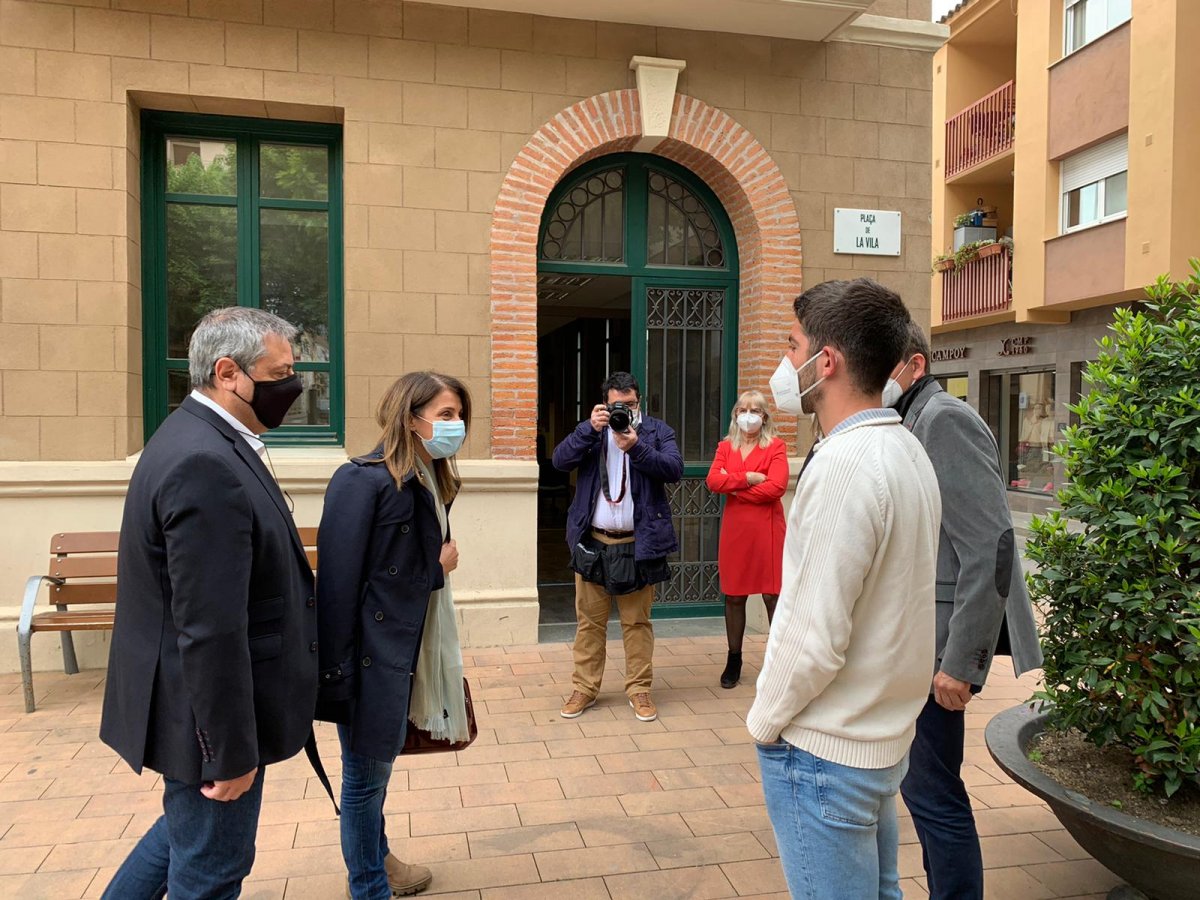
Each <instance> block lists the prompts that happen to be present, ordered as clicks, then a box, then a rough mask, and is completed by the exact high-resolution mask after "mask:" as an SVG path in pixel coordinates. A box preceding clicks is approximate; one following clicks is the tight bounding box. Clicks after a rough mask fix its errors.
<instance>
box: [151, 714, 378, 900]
mask: <svg viewBox="0 0 1200 900" xmlns="http://www.w3.org/2000/svg"><path fill="white" fill-rule="evenodd" d="M338 738H339V739H340V740H341V742H342V820H341V829H342V859H344V860H345V861H346V871H347V872H349V873H350V896H351V897H353V898H354V900H391V896H392V889H391V888H390V887H388V880H387V870H386V869H384V866H383V861H384V859H386V858H387V855H388V842H387V834H385V833H384V830H383V801H384V800H385V799H387V788H388V780H389V779H390V778H391V777H392V764H391V763H390V762H382V761H381V760H378V759H372V758H371V757H369V756H360V755H359V754H357V753H355V752H354V751H353V750H351V749H350V729H349V728H347V727H346V726H345V725H339V726H338ZM172 900H174V898H172Z"/></svg>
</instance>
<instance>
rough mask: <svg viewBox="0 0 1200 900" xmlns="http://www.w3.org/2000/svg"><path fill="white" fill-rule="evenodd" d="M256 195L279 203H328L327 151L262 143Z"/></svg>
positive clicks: (324, 149) (318, 148) (291, 145)
mask: <svg viewBox="0 0 1200 900" xmlns="http://www.w3.org/2000/svg"><path fill="white" fill-rule="evenodd" d="M258 173H259V194H261V195H262V196H263V197H268V198H272V199H279V200H328V199H329V151H328V150H327V149H326V148H324V147H306V146H300V145H296V144H263V145H262V146H261V149H260V151H259V162H258Z"/></svg>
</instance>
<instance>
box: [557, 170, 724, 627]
mask: <svg viewBox="0 0 1200 900" xmlns="http://www.w3.org/2000/svg"><path fill="white" fill-rule="evenodd" d="M537 246H538V265H537V272H538V307H537V312H538V317H537V322H538V325H537V340H538V440H537V446H538V462H539V468H540V472H541V475H540V478H539V504H538V507H539V515H538V519H539V522H538V528H539V561H538V594H539V602H540V605H541V607H542V621H543V622H544V623H552V622H555V621H574V588H573V576H572V574H571V572H570V570H569V568H567V567H566V564H565V560H566V551H565V548H564V546H563V543H562V534H563V526H564V523H565V511H566V507H567V503H568V502H569V500H570V494H571V490H572V488H571V486H570V483H569V481H568V479H566V478H564V477H562V476H561V474H560V473H556V472H555V471H554V470H553V467H552V466H551V465H550V463H549V459H548V457H549V455H550V453H551V452H552V450H553V448H554V447H555V446H556V445H557V443H558V442H559V441H561V440H562V439H563V438H564V437H566V435H567V434H568V433H569V432H570V430H571V429H572V428H574V427H575V425H576V424H577V423H578V422H579V421H581V420H582V419H584V418H586V417H587V415H588V414H589V413H590V411H591V408H592V406H594V405H595V404H596V403H598V402H600V400H601V397H600V395H599V388H600V383H601V382H602V381H603V379H604V377H605V376H606V375H607V374H608V373H609V372H612V371H617V370H628V371H631V372H633V374H634V375H635V376H636V377H637V379H638V381H639V383H640V384H641V386H642V403H643V408H644V409H645V410H646V411H647V412H648V413H649V414H650V415H653V416H655V417H657V418H660V419H663V420H664V421H666V422H667V423H668V424H669V425H671V427H672V428H674V429H675V432H676V435H677V437H678V440H679V447H680V450H681V452H682V453H683V458H684V466H685V468H684V478H683V481H682V482H681V483H680V484H679V485H676V486H675V487H674V488H673V489H672V490H671V505H672V509H673V511H674V515H675V527H676V531H677V532H678V534H679V540H680V551H679V553H678V554H676V556H675V557H673V558H672V560H671V569H672V578H671V581H670V582H669V583H668V584H666V585H663V586H662V588H660V590H659V592H658V596H657V598H656V602H655V615H657V616H681V615H705V614H712V613H714V612H716V611H718V610H719V609H720V602H721V596H720V589H719V586H718V579H717V540H718V532H719V527H720V511H721V507H720V501H719V499H718V498H717V497H716V496H714V495H711V494H709V493H708V491H707V490H706V488H705V486H704V476H705V475H706V474H707V472H708V466H709V463H710V462H711V460H712V454H713V451H714V449H715V448H716V445H717V442H718V441H720V439H721V437H722V436H723V434H724V433H725V430H726V425H727V421H728V419H727V417H728V413H729V409H730V406H731V404H732V403H733V400H734V399H735V398H734V396H733V395H734V393H735V392H736V390H737V384H736V382H737V322H738V255H737V245H736V240H735V238H734V229H733V227H732V225H731V223H730V221H729V217H728V216H727V215H726V212H725V210H724V208H723V207H722V205H721V203H720V201H719V200H718V199H717V197H716V195H715V194H714V193H713V192H712V191H711V190H710V189H709V187H708V186H707V185H706V184H704V182H703V181H701V180H700V179H699V178H697V177H696V176H695V175H694V174H693V173H691V172H690V171H688V170H687V169H686V168H684V167H683V166H680V165H678V164H676V163H674V162H671V161H670V160H667V159H664V158H662V157H658V156H652V155H647V154H634V153H619V154H612V155H608V156H602V157H599V158H597V159H593V160H591V161H590V162H588V163H586V164H584V165H582V166H580V167H578V168H576V169H575V170H573V171H572V172H570V173H569V174H568V175H567V176H566V177H565V178H564V179H563V181H562V182H561V183H560V184H559V185H558V186H556V187H555V189H554V190H553V191H552V192H551V194H550V197H549V200H548V201H547V203H546V207H545V210H544V212H543V214H542V220H541V227H540V230H539V234H538V245H537Z"/></svg>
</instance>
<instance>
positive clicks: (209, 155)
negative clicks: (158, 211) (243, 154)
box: [167, 137, 237, 197]
mask: <svg viewBox="0 0 1200 900" xmlns="http://www.w3.org/2000/svg"><path fill="white" fill-rule="evenodd" d="M167 193H169V194H207V195H209V196H222V197H233V196H235V195H236V194H237V144H235V143H234V142H233V141H223V140H211V139H209V138H189V137H169V138H167Z"/></svg>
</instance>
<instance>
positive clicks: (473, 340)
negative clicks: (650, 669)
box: [0, 0, 946, 668]
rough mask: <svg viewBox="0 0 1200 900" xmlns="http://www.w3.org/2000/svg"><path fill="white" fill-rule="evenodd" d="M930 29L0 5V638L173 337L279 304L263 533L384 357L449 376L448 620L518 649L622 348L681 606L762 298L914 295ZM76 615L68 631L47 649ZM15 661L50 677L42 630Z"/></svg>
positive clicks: (925, 176) (174, 381)
mask: <svg viewBox="0 0 1200 900" xmlns="http://www.w3.org/2000/svg"><path fill="white" fill-rule="evenodd" d="M929 15H930V13H929V2H928V0H874V2H872V0H686V2H685V0H658V2H655V3H633V2H619V3H612V2H600V0H578V2H573V3H570V4H561V3H558V4H555V3H550V2H547V0H478V2H474V3H467V2H463V0H444V2H435V3H427V4H418V3H408V2H400V0H87V2H84V0H79V2H42V0H0V71H3V72H4V73H5V77H4V79H3V80H0V404H2V405H0V529H2V533H0V534H2V540H0V542H2V544H3V546H4V552H3V554H0V589H2V590H3V591H4V599H2V600H0V625H3V624H4V623H9V627H10V628H11V624H12V623H13V622H14V621H15V618H16V615H17V608H18V605H19V602H20V594H21V587H22V585H23V584H24V580H25V578H26V576H28V575H30V574H36V573H38V572H44V571H45V570H46V558H47V548H48V547H49V544H50V538H51V536H52V535H53V534H54V533H56V532H60V531H80V530H95V531H112V530H116V529H117V528H118V527H119V524H120V518H121V508H122V503H123V500H124V494H125V488H126V485H127V483H128V478H129V474H130V472H131V471H132V468H133V466H134V465H135V463H136V460H137V454H138V453H139V451H140V449H141V448H142V446H143V445H144V443H145V441H146V440H147V439H148V438H149V437H150V436H151V435H152V434H153V433H154V429H155V427H156V426H157V425H158V424H159V423H160V422H161V421H162V419H163V418H164V417H165V416H166V415H168V414H169V413H170V411H171V410H172V409H173V408H174V407H175V406H176V405H177V404H178V403H179V402H180V400H181V399H182V397H183V396H184V395H185V393H186V391H187V390H188V384H187V373H186V346H187V339H188V336H189V334H190V329H191V327H192V326H193V325H194V323H195V321H196V319H197V318H198V317H199V316H200V315H202V314H203V312H204V311H206V310H207V309H210V308H214V307H217V306H223V305H229V304H233V303H237V304H242V305H249V306H261V307H264V308H269V309H271V310H273V311H276V312H279V313H280V314H282V315H284V316H285V317H287V318H289V319H291V320H292V321H294V322H295V323H296V324H298V325H299V326H300V327H301V331H302V334H301V338H300V341H299V344H298V348H297V349H298V354H299V358H300V363H299V365H298V369H299V370H300V371H301V374H302V377H303V379H304V382H305V393H304V395H303V397H302V398H301V400H300V401H298V402H297V404H296V406H295V408H294V410H293V412H292V414H291V416H290V417H289V419H288V421H287V422H286V423H285V426H284V427H283V428H281V429H279V430H278V432H276V433H274V434H273V435H272V436H271V444H270V450H271V458H272V461H273V464H274V468H275V471H276V474H277V476H278V478H279V480H280V482H281V483H282V485H283V487H284V488H285V489H286V490H287V492H288V494H289V495H290V496H291V497H292V498H293V500H294V502H295V517H296V520H297V522H298V523H299V524H300V525H307V526H311V525H316V524H317V523H318V521H319V519H320V513H321V504H322V496H323V492H324V488H325V485H326V484H327V482H328V479H329V477H330V475H331V474H332V472H333V471H334V470H335V469H336V467H337V466H338V465H340V464H341V463H343V462H344V461H345V460H346V458H347V456H348V455H356V454H359V453H362V452H366V451H369V450H370V449H371V447H372V446H373V443H374V441H375V438H376V424H375V422H374V418H373V417H374V410H375V404H376V402H377V400H378V398H379V397H380V396H381V394H382V392H383V391H384V390H385V389H386V387H387V386H388V385H389V384H390V383H391V382H392V381H393V380H394V379H395V378H396V377H397V376H398V375H400V374H402V373H403V372H405V371H409V370H414V369H424V368H432V369H439V370H443V371H446V372H449V373H450V374H453V375H457V376H460V377H462V378H464V379H465V381H466V382H467V384H468V386H469V387H470V389H471V391H472V392H473V395H474V400H475V419H474V421H473V423H472V428H471V433H470V435H469V438H468V443H467V446H466V448H465V451H464V453H463V454H461V456H462V459H461V466H460V468H461V471H462V473H463V476H464V479H465V489H464V491H463V493H462V495H461V496H460V498H459V501H458V502H457V503H456V505H455V510H454V520H455V521H454V530H455V536H456V538H457V540H458V542H459V546H460V549H461V553H462V564H461V566H460V568H459V570H458V571H457V572H456V573H455V579H456V583H455V600H456V604H457V605H458V608H459V616H460V631H461V634H462V637H463V640H464V642H465V643H466V644H469V645H486V644H502V643H529V642H533V641H536V640H537V635H538V623H539V618H540V617H541V614H542V612H543V610H542V608H541V606H542V603H543V601H544V597H545V591H544V590H543V588H544V586H545V585H547V584H550V583H553V582H554V579H555V578H559V580H560V581H561V577H560V573H561V569H562V564H563V562H564V558H565V556H566V550H565V546H564V545H563V544H562V540H563V538H562V533H561V529H559V528H558V527H557V525H556V523H557V522H558V521H560V517H561V510H562V506H563V504H564V502H565V498H566V496H567V495H568V494H569V491H570V485H569V483H565V482H564V481H562V480H561V479H559V478H557V477H556V476H555V475H554V473H553V472H552V471H551V470H550V469H549V467H547V466H546V465H545V456H546V454H547V452H548V450H549V449H550V448H552V447H553V445H554V443H555V442H556V441H557V440H558V439H559V438H560V437H561V436H562V435H563V434H564V429H567V428H569V427H571V426H572V425H574V423H575V422H576V421H577V420H578V419H579V418H582V417H583V416H584V415H585V413H584V412H583V411H584V410H586V409H589V408H590V406H591V405H592V404H593V403H594V402H595V398H596V395H597V392H598V387H599V383H600V380H601V378H602V377H603V374H604V372H605V371H606V370H607V369H617V368H629V369H631V370H632V371H634V372H635V373H636V374H637V375H638V376H639V377H640V378H641V379H642V383H643V389H644V394H645V400H646V405H647V407H648V409H649V410H650V411H651V412H652V414H654V415H656V416H659V417H662V418H664V419H666V420H667V421H669V422H670V423H671V424H672V425H673V426H674V427H675V428H676V430H677V431H678V432H679V433H680V436H681V440H682V441H683V443H684V452H685V457H686V462H687V466H688V469H687V475H686V477H685V480H684V482H683V484H681V485H680V487H679V488H678V490H677V491H676V492H675V494H674V495H673V500H672V502H673V513H674V515H675V517H676V525H677V528H678V529H679V531H680V533H681V535H682V538H683V544H684V548H683V551H682V552H681V554H680V556H679V557H678V558H677V559H675V560H673V565H674V566H675V575H676V577H675V578H674V579H673V581H672V583H671V585H670V587H669V588H668V590H667V591H664V593H663V596H662V597H661V598H660V599H661V603H660V606H661V607H662V608H663V609H664V610H668V611H669V610H674V611H676V612H678V613H689V612H690V613H695V612H697V611H703V610H704V609H705V607H708V608H710V609H711V608H712V605H713V604H714V603H716V602H719V599H720V598H719V594H717V593H716V589H715V584H716V581H715V571H716V566H715V560H716V527H717V522H718V518H719V506H718V505H716V504H715V503H714V502H713V500H712V499H711V498H710V497H708V496H707V495H706V493H705V492H704V490H703V474H704V472H705V471H706V467H707V464H708V462H709V460H710V459H711V454H712V451H713V449H714V448H715V446H716V443H717V441H718V439H719V436H720V434H721V433H722V432H723V431H724V428H725V425H726V423H727V417H728V414H729V410H730V408H731V406H732V404H733V402H734V400H735V399H736V393H737V390H738V389H739V388H748V387H756V388H760V389H762V388H765V387H766V383H767V379H768V377H769V375H770V373H771V371H772V370H773V368H774V366H775V365H776V363H777V361H778V358H779V355H780V353H781V352H782V349H783V343H782V335H783V334H784V333H785V332H786V330H787V327H788V325H787V323H788V321H789V316H790V301H791V299H792V298H793V297H794V296H795V295H796V294H797V293H798V292H799V291H800V290H801V289H802V287H803V286H804V285H805V284H812V283H815V282H818V281H821V280H823V279H825V278H831V277H847V276H854V275H859V274H870V275H874V276H875V277H877V278H879V279H881V280H883V281H885V282H887V283H889V284H891V285H893V286H894V287H895V288H897V289H898V290H899V291H900V292H901V293H902V294H903V295H904V296H905V297H906V299H908V300H909V302H910V304H911V305H912V306H913V307H914V311H915V312H916V314H917V316H918V317H919V318H920V319H921V320H922V321H926V318H927V316H928V312H929V311H928V302H927V299H928V296H929V294H928V281H927V278H928V276H927V272H926V269H927V265H928V258H929V255H930V252H931V248H930V238H929V215H930V197H929V184H930V151H929V146H930V119H929V110H930V104H931V100H930V96H931V95H930V77H931V76H930V72H931V66H930V60H931V56H932V53H933V51H934V50H935V49H936V48H937V47H938V46H940V44H941V42H942V40H944V35H945V31H946V29H945V28H944V26H940V25H937V24H935V23H932V22H930V21H929ZM840 208H853V209H867V210H885V211H889V212H892V213H898V214H899V218H900V222H901V225H900V233H899V235H898V238H899V240H900V241H901V243H902V247H903V249H902V251H900V252H899V253H896V254H892V255H888V256H879V255H855V254H853V253H835V247H834V233H833V232H834V225H833V221H834V210H835V209H840ZM788 434H789V437H790V439H791V440H792V441H793V450H794V452H796V453H799V452H800V451H801V450H802V448H803V444H802V442H803V441H804V438H805V435H804V434H803V433H802V432H798V431H797V428H796V426H795V424H794V423H789V428H788ZM556 573H558V574H556ZM39 602H44V597H43V598H42V600H41V601H39ZM106 637H107V636H106V635H104V634H96V635H91V636H90V638H89V640H88V641H84V640H77V645H78V646H79V650H80V656H81V662H82V663H83V664H85V665H88V664H96V663H97V660H99V659H102V658H103V653H104V651H105V645H106ZM89 641H90V642H89ZM10 643H11V646H10ZM34 651H35V656H36V657H37V659H36V665H38V666H47V665H49V666H52V665H54V664H55V652H56V647H55V644H54V640H53V638H52V636H45V637H44V639H39V640H35V642H34ZM0 665H2V666H3V667H8V668H11V667H12V666H14V665H15V641H12V642H9V641H4V642H0Z"/></svg>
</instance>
